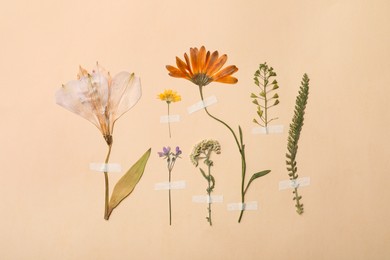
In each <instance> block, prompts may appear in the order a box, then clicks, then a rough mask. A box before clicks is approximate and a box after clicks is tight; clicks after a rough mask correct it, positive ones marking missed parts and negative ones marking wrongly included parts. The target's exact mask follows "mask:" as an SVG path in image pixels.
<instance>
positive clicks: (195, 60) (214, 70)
mask: <svg viewBox="0 0 390 260" xmlns="http://www.w3.org/2000/svg"><path fill="white" fill-rule="evenodd" d="M184 59H185V62H184V61H183V60H181V59H180V58H178V57H176V65H177V68H176V67H174V66H170V65H167V66H166V68H167V70H168V71H169V75H170V76H172V77H175V78H184V79H188V80H190V81H191V82H192V83H194V84H196V85H198V86H199V87H203V86H206V85H207V84H209V83H210V82H213V81H215V82H221V83H228V84H235V83H237V81H238V80H237V78H235V77H232V74H233V73H235V72H237V71H238V68H237V67H236V66H235V65H230V66H227V67H226V68H223V69H222V67H223V65H225V63H226V61H227V55H226V54H224V55H222V56H219V54H218V51H214V52H213V53H212V54H211V53H210V51H207V52H206V48H205V47H204V46H202V47H201V48H200V49H199V50H198V48H190V58H189V57H188V55H187V53H184Z"/></svg>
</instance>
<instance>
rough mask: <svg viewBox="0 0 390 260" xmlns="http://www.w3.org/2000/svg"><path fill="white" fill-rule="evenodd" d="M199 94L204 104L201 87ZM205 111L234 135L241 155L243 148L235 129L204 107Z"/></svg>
mask: <svg viewBox="0 0 390 260" xmlns="http://www.w3.org/2000/svg"><path fill="white" fill-rule="evenodd" d="M199 92H200V98H201V100H202V102H204V98H203V87H201V86H199ZM204 110H205V111H206V113H207V115H209V116H210V117H211V118H213V119H214V120H216V121H218V122H220V123H221V124H223V125H224V126H226V127H227V128H228V129H229V131H230V132H231V133H232V135H233V137H234V140H235V141H236V144H237V147H238V149H239V151H240V153H241V146H240V143H239V142H238V139H237V136H236V134H235V133H234V131H233V129H232V128H231V127H230V126H229V125H228V124H226V123H225V122H224V121H222V120H221V119H219V118H217V117H215V116H213V115H211V114H210V112H209V111H208V110H207V107H204Z"/></svg>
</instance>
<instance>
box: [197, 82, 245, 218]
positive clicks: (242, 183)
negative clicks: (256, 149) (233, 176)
mask: <svg viewBox="0 0 390 260" xmlns="http://www.w3.org/2000/svg"><path fill="white" fill-rule="evenodd" d="M199 92H200V97H201V99H202V101H204V98H203V86H199ZM204 110H205V111H206V113H207V115H209V116H210V117H211V118H213V119H214V120H216V121H218V122H220V123H221V124H223V125H224V126H226V127H227V128H228V129H229V131H230V132H231V133H232V135H233V137H234V140H235V141H236V144H237V147H238V150H239V152H240V155H241V202H242V204H243V205H244V203H245V190H244V188H245V175H246V159H245V145H244V144H243V141H242V136H240V137H241V139H240V140H241V143H240V142H239V141H238V138H237V135H236V133H234V131H233V129H232V128H231V127H230V126H229V125H228V124H226V123H225V122H224V121H222V120H221V119H219V118H217V117H215V116H213V115H211V114H210V112H209V111H208V110H207V107H204ZM244 210H245V209H244V207H243V208H242V210H241V213H240V217H239V219H238V223H240V222H241V219H242V215H243V214H244Z"/></svg>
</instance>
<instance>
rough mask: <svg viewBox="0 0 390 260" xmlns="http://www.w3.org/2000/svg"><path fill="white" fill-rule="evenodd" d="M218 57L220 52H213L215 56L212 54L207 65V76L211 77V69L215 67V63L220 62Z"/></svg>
mask: <svg viewBox="0 0 390 260" xmlns="http://www.w3.org/2000/svg"><path fill="white" fill-rule="evenodd" d="M218 56H219V54H218V51H215V52H213V54H211V56H210V58H209V61H208V63H207V66H206V71H205V72H206V74H207V75H210V74H208V71H209V70H210V68H211V67H213V66H214V64H215V62H216V61H217V60H218ZM210 76H211V75H210Z"/></svg>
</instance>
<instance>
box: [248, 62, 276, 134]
mask: <svg viewBox="0 0 390 260" xmlns="http://www.w3.org/2000/svg"><path fill="white" fill-rule="evenodd" d="M275 77H276V72H275V71H274V69H273V68H272V67H270V66H268V65H267V63H266V62H265V63H262V64H260V65H259V69H258V70H256V72H255V74H254V78H253V80H254V82H255V85H256V86H258V88H259V91H258V92H257V93H251V98H252V99H253V100H252V103H253V104H255V105H256V113H257V116H258V119H256V118H254V119H253V122H254V123H255V124H258V125H259V126H262V127H265V128H266V131H267V127H268V124H269V123H270V122H271V121H274V120H276V119H278V118H277V117H274V118H270V117H269V114H268V112H269V110H270V109H271V108H272V107H274V106H276V105H278V104H279V95H278V94H277V93H275V90H277V89H278V88H279V85H278V81H277V80H276V79H275Z"/></svg>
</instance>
